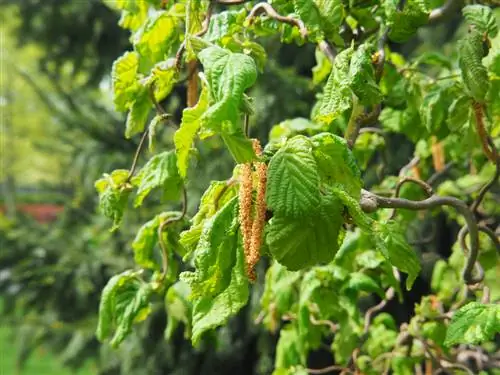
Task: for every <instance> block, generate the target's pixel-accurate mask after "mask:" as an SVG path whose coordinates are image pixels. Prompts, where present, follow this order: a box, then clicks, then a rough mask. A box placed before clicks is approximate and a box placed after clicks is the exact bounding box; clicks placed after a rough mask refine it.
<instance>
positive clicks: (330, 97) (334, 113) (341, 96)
mask: <svg viewBox="0 0 500 375" xmlns="http://www.w3.org/2000/svg"><path fill="white" fill-rule="evenodd" d="M352 53H353V49H352V48H348V49H345V50H343V51H342V52H340V53H339V54H338V55H337V57H336V58H335V62H334V64H333V67H332V71H331V72H330V76H329V77H328V81H327V82H326V85H325V88H324V90H323V97H322V98H321V101H320V104H319V110H318V114H317V116H316V121H318V122H321V123H324V124H326V125H328V124H330V122H332V121H333V120H335V119H336V118H337V117H339V116H340V115H341V114H342V113H343V112H344V111H346V110H348V109H349V108H350V107H351V102H352V91H351V89H350V88H349V81H348V80H347V79H346V77H347V76H348V72H349V62H350V60H351V56H352Z"/></svg>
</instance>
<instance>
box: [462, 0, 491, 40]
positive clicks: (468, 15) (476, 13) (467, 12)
mask: <svg viewBox="0 0 500 375" xmlns="http://www.w3.org/2000/svg"><path fill="white" fill-rule="evenodd" d="M462 13H463V15H464V17H465V19H466V20H467V22H468V23H469V24H471V25H474V27H475V28H476V29H477V30H478V31H479V32H481V33H482V34H487V35H488V36H489V37H490V38H494V37H495V36H496V35H497V34H498V25H497V21H496V19H495V15H494V14H493V11H492V9H491V8H490V7H488V6H485V5H479V4H474V5H467V6H466V7H464V8H463V9H462Z"/></svg>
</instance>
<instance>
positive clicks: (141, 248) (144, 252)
mask: <svg viewBox="0 0 500 375" xmlns="http://www.w3.org/2000/svg"><path fill="white" fill-rule="evenodd" d="M179 216H180V212H166V213H163V214H160V215H157V216H155V218H154V219H152V220H150V221H148V222H147V223H146V224H144V225H143V226H142V227H141V228H140V229H139V231H138V232H137V235H136V236H135V239H134V241H133V242H132V249H133V250H134V261H135V263H137V264H138V265H139V266H141V267H143V268H149V269H153V270H159V269H160V267H159V264H158V262H157V261H156V259H155V257H154V249H155V247H156V246H157V244H158V227H159V225H160V224H161V223H162V222H163V221H165V220H168V219H172V218H177V217H179ZM170 229H171V228H167V229H166V231H165V232H164V233H163V236H165V237H167V240H170V241H168V242H170V243H169V245H174V244H175V243H176V240H174V239H173V238H171V237H172V236H173V233H171V230H170ZM177 236H178V235H177ZM169 248H170V249H169V250H171V251H172V252H173V249H172V247H171V246H169ZM175 250H177V251H178V250H179V249H178V248H176V249H175ZM181 253H182V251H181Z"/></svg>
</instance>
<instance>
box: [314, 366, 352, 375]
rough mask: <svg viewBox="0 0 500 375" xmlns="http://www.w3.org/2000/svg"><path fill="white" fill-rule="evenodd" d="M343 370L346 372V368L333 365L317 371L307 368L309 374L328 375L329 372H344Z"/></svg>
mask: <svg viewBox="0 0 500 375" xmlns="http://www.w3.org/2000/svg"><path fill="white" fill-rule="evenodd" d="M342 370H345V368H344V367H342V366H337V365H332V366H328V367H323V368H317V369H314V368H306V371H307V372H308V373H309V374H328V373H329V372H333V371H342Z"/></svg>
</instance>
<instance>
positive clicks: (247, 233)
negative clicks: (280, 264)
mask: <svg viewBox="0 0 500 375" xmlns="http://www.w3.org/2000/svg"><path fill="white" fill-rule="evenodd" d="M253 147H254V151H255V153H256V154H257V155H258V156H260V155H262V148H261V146H260V143H259V141H258V140H254V141H253ZM253 165H254V167H255V172H256V176H257V194H256V201H255V217H254V218H252V211H253V209H252V208H253V204H252V196H253V178H252V164H251V163H246V164H243V165H242V166H241V184H240V191H239V200H240V213H239V220H240V226H241V233H242V236H243V246H244V252H245V264H246V272H247V276H248V278H249V280H250V281H255V278H256V276H255V269H254V268H255V265H256V264H257V262H258V261H259V259H260V247H261V245H262V233H263V231H264V225H265V220H266V199H265V198H266V182H267V165H266V164H265V163H263V162H255V163H254V164H253Z"/></svg>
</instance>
